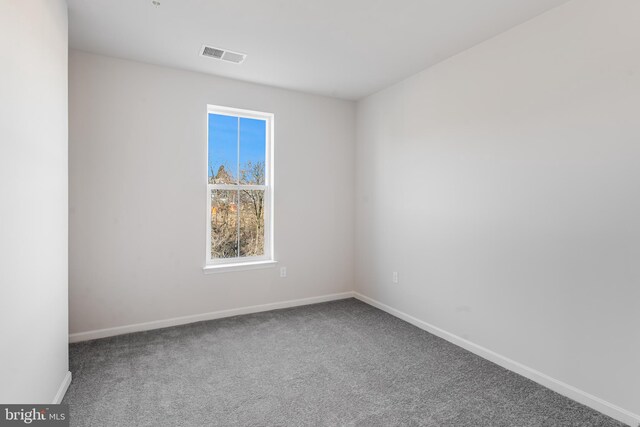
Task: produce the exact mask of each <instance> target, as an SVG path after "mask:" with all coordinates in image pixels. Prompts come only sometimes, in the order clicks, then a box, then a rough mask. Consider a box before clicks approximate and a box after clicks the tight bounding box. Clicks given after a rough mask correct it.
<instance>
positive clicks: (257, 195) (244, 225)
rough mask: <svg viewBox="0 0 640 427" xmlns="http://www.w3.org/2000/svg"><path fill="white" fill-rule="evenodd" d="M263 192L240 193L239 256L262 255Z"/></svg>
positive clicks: (245, 191)
mask: <svg viewBox="0 0 640 427" xmlns="http://www.w3.org/2000/svg"><path fill="white" fill-rule="evenodd" d="M264 195H265V192H264V190H241V191H240V256H259V255H264Z"/></svg>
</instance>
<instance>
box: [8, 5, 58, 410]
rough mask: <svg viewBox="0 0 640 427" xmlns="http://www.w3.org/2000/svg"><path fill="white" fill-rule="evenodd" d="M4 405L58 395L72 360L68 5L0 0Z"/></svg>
mask: <svg viewBox="0 0 640 427" xmlns="http://www.w3.org/2000/svg"><path fill="white" fill-rule="evenodd" d="M0 52H2V53H1V55H0V76H1V77H0V99H1V100H2V101H1V102H0V342H1V343H2V344H0V347H1V350H0V403H51V402H53V400H54V396H55V395H56V393H57V392H58V389H59V388H60V386H61V383H62V382H63V379H64V378H65V376H66V374H67V371H68V360H67V343H68V341H67V331H68V323H67V271H68V270H67V218H68V216H67V206H68V205H67V193H68V192H67V8H66V3H65V1H64V0H55V1H53V0H20V1H11V0H0Z"/></svg>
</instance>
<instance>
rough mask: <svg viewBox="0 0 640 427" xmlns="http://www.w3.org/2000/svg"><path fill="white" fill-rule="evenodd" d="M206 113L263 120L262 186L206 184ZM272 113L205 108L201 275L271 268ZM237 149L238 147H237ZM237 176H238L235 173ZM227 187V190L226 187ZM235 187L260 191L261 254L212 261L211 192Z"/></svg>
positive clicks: (272, 242)
mask: <svg viewBox="0 0 640 427" xmlns="http://www.w3.org/2000/svg"><path fill="white" fill-rule="evenodd" d="M209 114H220V115H225V116H233V117H239V118H248V119H258V120H264V121H265V122H266V123H265V126H266V131H265V134H266V135H265V137H266V140H265V145H266V147H265V171H264V172H265V177H264V181H265V183H264V185H254V184H249V185H241V186H240V185H235V184H209ZM273 122H274V114H272V113H265V112H261V111H253V110H244V109H239V108H231V107H224V106H220V105H212V104H208V105H207V114H206V129H207V132H206V134H207V138H206V155H205V168H204V170H205V182H206V190H207V191H206V195H207V206H208V209H207V223H206V224H205V225H206V251H205V264H204V267H203V271H204V272H205V273H210V272H214V271H217V270H225V271H233V270H244V269H250V268H251V269H253V268H265V267H270V266H273V265H275V263H276V261H275V257H274V233H273V232H274V221H273V219H274V215H273V196H274V191H273V188H274V185H273V181H274V180H273V170H274V169H273V163H274V162H273V158H274V155H273V154H274V150H273V146H274V144H273V135H274V129H273V128H274V125H273ZM238 147H239V146H238ZM237 173H240V171H239V170H238V171H237ZM227 187H228V188H227ZM239 187H241V188H243V189H249V190H251V189H254V190H264V192H265V198H264V199H265V200H264V204H265V206H264V255H260V256H251V257H234V258H212V257H211V191H212V190H213V189H219V190H224V189H227V190H236V189H238V188H239Z"/></svg>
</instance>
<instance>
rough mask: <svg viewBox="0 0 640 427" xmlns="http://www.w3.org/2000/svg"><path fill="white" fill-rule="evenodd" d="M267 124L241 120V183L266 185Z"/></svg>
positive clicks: (258, 121)
mask: <svg viewBox="0 0 640 427" xmlns="http://www.w3.org/2000/svg"><path fill="white" fill-rule="evenodd" d="M266 129H267V122H266V121H264V120H259V119H247V118H244V117H242V118H241V119H240V182H241V183H242V184H260V185H263V184H264V165H265V155H266V142H267V139H266V137H267V134H266Z"/></svg>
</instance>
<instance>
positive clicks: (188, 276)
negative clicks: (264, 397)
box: [69, 51, 355, 333]
mask: <svg viewBox="0 0 640 427" xmlns="http://www.w3.org/2000/svg"><path fill="white" fill-rule="evenodd" d="M207 104H217V105H224V106H229V107H236V108H244V109H250V110H258V111H265V112H271V113H274V114H275V245H276V248H275V249H276V258H277V260H278V261H279V266H286V267H287V270H288V271H287V272H288V277H286V278H280V277H279V269H278V268H272V269H264V270H251V271H242V272H229V273H222V274H213V275H204V274H203V272H202V266H203V263H204V255H205V254H204V251H205V237H206V234H205V227H206V212H207V204H206V203H207V201H206V144H207V142H206V107H207ZM354 139H355V104H354V103H353V102H346V101H340V100H336V99H331V98H325V97H320V96H312V95H306V94H302V93H297V92H292V91H286V90H281V89H275V88H269V87H266V86H260V85H254V84H248V83H242V82H239V81H234V80H228V79H224V78H218V77H214V76H210V75H205V74H198V73H193V72H187V71H181V70H176V69H170V68H164V67H158V66H153V65H147V64H142V63H137V62H131V61H125V60H120V59H114V58H109V57H104V56H98V55H93V54H87V53H82V52H76V51H72V53H71V58H70V142H69V161H70V195H69V197H70V202H69V206H70V330H71V333H79V332H86V331H92V330H97V329H102V328H111V327H117V326H123V325H130V324H134V323H140V322H149V321H156V320H162V319H168V318H173V317H180V316H188V315H194V314H200V313H207V312H213V311H218V310H227V309H234V308H239V307H246V306H252V305H258V304H266V303H272V302H281V301H286V300H292V299H299V298H307V297H315V296H320V295H327V294H333V293H340V292H344V291H348V290H351V288H352V284H353V280H354V279H353V276H354V261H353V256H354V255H353V254H354V250H353V246H354V241H353V238H354V231H353V216H354V204H353V200H352V197H353V193H354V188H353V187H354V168H353V164H354V154H355V147H354Z"/></svg>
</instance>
